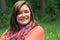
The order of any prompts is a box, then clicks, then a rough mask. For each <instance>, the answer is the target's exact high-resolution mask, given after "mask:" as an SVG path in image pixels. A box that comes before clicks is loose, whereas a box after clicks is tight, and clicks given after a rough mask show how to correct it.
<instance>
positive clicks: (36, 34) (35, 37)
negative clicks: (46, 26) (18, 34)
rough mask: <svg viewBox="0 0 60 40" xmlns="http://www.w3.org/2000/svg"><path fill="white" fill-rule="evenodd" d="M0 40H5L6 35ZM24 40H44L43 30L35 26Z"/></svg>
mask: <svg viewBox="0 0 60 40" xmlns="http://www.w3.org/2000/svg"><path fill="white" fill-rule="evenodd" d="M0 40H6V35H3V36H2V37H0ZM25 40H44V30H43V28H42V27H40V26H36V27H35V28H33V29H32V30H31V31H30V32H29V33H28V34H27V35H26V36H25Z"/></svg>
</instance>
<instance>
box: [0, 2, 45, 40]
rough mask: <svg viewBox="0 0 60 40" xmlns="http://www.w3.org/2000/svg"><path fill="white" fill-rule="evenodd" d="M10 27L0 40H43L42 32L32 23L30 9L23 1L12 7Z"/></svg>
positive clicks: (41, 29) (40, 28)
mask: <svg viewBox="0 0 60 40" xmlns="http://www.w3.org/2000/svg"><path fill="white" fill-rule="evenodd" d="M10 25H11V26H10V29H9V30H7V31H6V32H5V33H4V34H3V35H2V36H1V37H0V40H44V30H43V28H42V27H40V26H39V25H38V24H37V23H36V22H35V21H34V18H33V12H32V9H31V7H30V5H29V4H28V3H27V2H25V1H18V2H16V3H15V5H14V6H13V10H12V16H11V21H10Z"/></svg>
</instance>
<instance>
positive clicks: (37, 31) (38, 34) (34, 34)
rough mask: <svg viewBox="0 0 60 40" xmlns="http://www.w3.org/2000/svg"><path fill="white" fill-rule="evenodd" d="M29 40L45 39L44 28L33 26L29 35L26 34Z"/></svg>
mask: <svg viewBox="0 0 60 40" xmlns="http://www.w3.org/2000/svg"><path fill="white" fill-rule="evenodd" d="M26 39H28V40H30V39H31V40H43V39H44V30H43V28H42V27H41V26H36V27H35V28H33V29H32V30H31V31H30V32H29V33H28V35H27V36H26Z"/></svg>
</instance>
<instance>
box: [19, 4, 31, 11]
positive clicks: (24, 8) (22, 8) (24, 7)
mask: <svg viewBox="0 0 60 40" xmlns="http://www.w3.org/2000/svg"><path fill="white" fill-rule="evenodd" d="M20 10H30V9H29V7H28V6H27V5H26V4H24V5H22V6H21V8H20Z"/></svg>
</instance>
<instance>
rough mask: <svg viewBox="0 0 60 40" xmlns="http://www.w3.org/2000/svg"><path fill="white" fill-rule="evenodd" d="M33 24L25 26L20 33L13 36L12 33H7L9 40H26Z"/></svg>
mask: <svg viewBox="0 0 60 40" xmlns="http://www.w3.org/2000/svg"><path fill="white" fill-rule="evenodd" d="M31 25H32V22H30V23H29V24H28V25H26V26H24V27H23V28H22V29H21V30H20V31H19V32H17V33H15V34H12V33H11V32H8V33H7V38H8V40H24V39H25V36H26V35H27V34H28V32H29V31H30V29H31V28H32V27H31Z"/></svg>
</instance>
